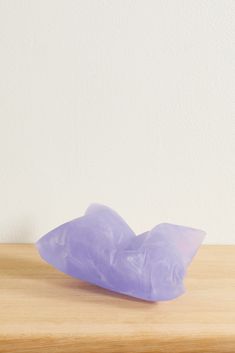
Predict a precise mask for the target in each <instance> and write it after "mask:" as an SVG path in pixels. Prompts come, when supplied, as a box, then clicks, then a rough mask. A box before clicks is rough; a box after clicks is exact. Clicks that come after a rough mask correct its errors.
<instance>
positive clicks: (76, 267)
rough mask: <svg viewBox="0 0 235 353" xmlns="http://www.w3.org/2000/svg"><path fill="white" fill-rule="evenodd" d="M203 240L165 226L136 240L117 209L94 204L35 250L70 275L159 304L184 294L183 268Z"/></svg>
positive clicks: (193, 232)
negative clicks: (158, 301) (161, 301)
mask: <svg viewBox="0 0 235 353" xmlns="http://www.w3.org/2000/svg"><path fill="white" fill-rule="evenodd" d="M204 236H205V233H204V232H203V231H201V230H197V229H192V228H188V227H183V226H178V225H173V224H168V223H162V224H159V225H157V226H156V227H154V228H153V229H152V230H150V231H147V232H145V233H143V234H141V235H138V236H136V235H135V233H134V232H133V231H132V229H131V228H130V227H129V226H128V225H127V223H126V222H125V221H124V220H123V219H122V218H121V217H120V216H119V215H118V214H117V213H116V212H115V211H113V210H112V209H110V208H109V207H106V206H103V205H98V204H92V205H91V206H90V207H88V209H87V210H86V213H85V215H84V216H82V217H79V218H76V219H74V220H72V221H70V222H67V223H64V224H62V225H61V226H59V227H57V228H55V229H54V230H52V231H50V232H49V233H47V234H46V235H44V236H43V237H42V238H40V239H39V240H38V241H37V243H36V246H37V248H38V251H39V253H40V255H41V257H42V258H43V259H44V260H46V261H47V262H48V263H49V264H51V265H53V266H54V267H56V268H57V269H58V270H60V271H62V272H64V273H66V274H68V275H70V276H73V277H76V278H79V279H81V280H84V281H87V282H90V283H93V284H96V285H97V286H100V287H103V288H106V289H109V290H111V291H115V292H119V293H123V294H126V295H130V296H133V297H137V298H141V299H144V300H148V301H157V300H170V299H173V298H176V297H178V296H179V295H181V294H183V293H184V285H183V279H184V276H185V274H186V269H187V267H188V265H189V264H190V262H191V260H192V258H193V256H194V255H195V253H196V251H197V250H198V248H199V246H200V244H201V243H202V240H203V239H204Z"/></svg>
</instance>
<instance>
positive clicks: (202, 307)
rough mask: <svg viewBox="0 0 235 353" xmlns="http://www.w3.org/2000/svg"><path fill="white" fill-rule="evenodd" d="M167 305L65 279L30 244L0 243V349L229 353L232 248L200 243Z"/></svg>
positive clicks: (234, 270)
mask: <svg viewBox="0 0 235 353" xmlns="http://www.w3.org/2000/svg"><path fill="white" fill-rule="evenodd" d="M185 282H186V287H187V292H186V294H184V295H183V296H182V297H179V298H177V299H175V300H173V301H168V302H159V303H147V302H144V301H141V300H137V299H132V298H129V297H126V296H123V295H118V294H114V293H111V292H109V291H106V290H104V289H101V288H98V287H96V286H92V285H89V284H87V283H84V282H81V281H79V280H76V279H73V278H71V277H69V276H67V275H64V274H62V273H60V272H59V271H57V270H55V269H53V268H52V267H51V266H49V265H47V264H46V263H45V262H44V261H43V260H42V259H41V258H40V257H39V255H38V253H37V251H36V249H35V248H34V246H33V245H30V244H1V245H0V352H4V353H5V352H8V353H14V352H18V353H24V352H27V353H31V352H38V353H42V352H43V353H48V352H50V353H52V352H53V353H57V352H61V353H62V352H63V353H70V352H74V353H75V352H76V353H84V352H86V353H94V352H96V353H107V352H110V353H111V352H112V353H117V352H125V353H137V352H139V353H140V352H156V353H162V352H165V353H178V352H180V353H185V352H192V353H196V352H201V353H207V352H208V353H212V352H220V353H226V352H231V353H234V352H235V246H213V245H211V246H202V247H201V249H200V250H199V252H198V254H197V255H196V257H195V258H194V261H193V263H192V265H191V266H190V269H189V271H188V275H187V278H186V281H185Z"/></svg>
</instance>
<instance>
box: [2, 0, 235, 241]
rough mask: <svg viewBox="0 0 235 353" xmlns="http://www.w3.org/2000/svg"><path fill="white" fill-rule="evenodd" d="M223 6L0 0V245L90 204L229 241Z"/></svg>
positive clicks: (137, 223) (232, 227) (234, 220)
mask: <svg viewBox="0 0 235 353" xmlns="http://www.w3.org/2000/svg"><path fill="white" fill-rule="evenodd" d="M234 5H235V2H234V1H227V0H223V1H221V0H211V1H205V0H203V1H200V0H197V1H196V0H194V1H190V0H185V1H173V0H172V1H159V0H158V1H157V0H153V1H146V0H142V1H140V0H137V1H130V0H123V1H120V0H115V1H114V0H107V1H104V0H99V1H98V0H93V1H91V0H90V1H89V0H88V1H87V0H83V1H71V0H64V1H63V0H38V1H36V0H28V1H23V0H21V1H16V0H15V1H13V0H5V1H3V0H0V78H1V79H0V99H1V103H0V123H1V128H0V163H1V164H0V188H1V192H0V214H1V216H0V241H1V242H28V241H35V240H36V239H37V238H38V237H39V236H41V235H42V234H43V233H45V232H47V231H49V230H50V229H52V228H53V227H55V226H57V225H59V224H61V223H63V222H65V221H67V220H70V219H73V218H75V217H77V216H79V215H81V214H82V213H83V211H84V210H85V208H86V207H87V206H88V204H89V203H90V202H93V201H96V202H100V203H104V204H107V205H109V206H111V207H113V208H114V209H116V210H117V211H118V212H120V214H121V215H122V216H123V217H124V218H125V219H126V220H127V221H128V223H129V224H130V225H131V226H132V227H133V229H134V230H135V231H136V232H142V231H144V230H146V229H149V228H151V227H153V226H154V225H156V224H157V223H160V222H166V221H167V222H171V223H177V224H184V225H188V226H192V227H198V228H202V229H204V230H205V231H207V233H208V235H207V239H206V242H209V243H216V242H218V243H235V217H234V211H235V159H234V155H235V124H234V117H235V116H234V111H235V110H234V104H232V102H233V101H234V100H233V94H234V82H235V80H234V59H235V55H234V53H235V50H234V33H235V27H234V23H235V16H234V14H235V11H234V10H235V9H234V7H235V6H234Z"/></svg>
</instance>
